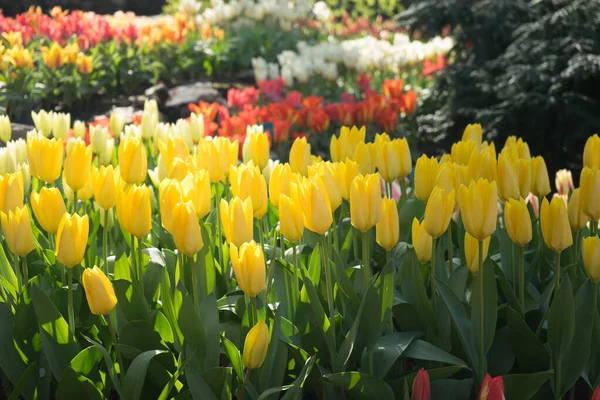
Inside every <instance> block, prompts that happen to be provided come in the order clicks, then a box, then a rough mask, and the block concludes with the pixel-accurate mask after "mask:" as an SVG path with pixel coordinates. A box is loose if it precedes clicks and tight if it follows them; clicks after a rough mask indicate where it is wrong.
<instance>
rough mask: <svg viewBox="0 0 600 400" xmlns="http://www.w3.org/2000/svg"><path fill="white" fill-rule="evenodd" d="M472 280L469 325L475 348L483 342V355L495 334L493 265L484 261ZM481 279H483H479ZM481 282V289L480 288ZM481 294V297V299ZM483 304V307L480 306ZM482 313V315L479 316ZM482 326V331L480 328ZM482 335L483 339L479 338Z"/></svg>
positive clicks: (495, 295)
mask: <svg viewBox="0 0 600 400" xmlns="http://www.w3.org/2000/svg"><path fill="white" fill-rule="evenodd" d="M479 274H483V276H481V275H477V276H476V277H474V279H473V294H472V296H471V324H472V326H473V340H474V344H475V348H477V349H479V348H480V347H479V346H480V345H481V343H482V342H483V354H484V355H485V354H487V352H488V351H489V350H490V348H491V347H492V343H493V342H494V335H495V334H496V320H497V318H498V311H497V309H498V292H497V291H496V277H495V274H494V265H493V264H492V262H491V261H490V260H489V258H488V259H486V261H484V263H483V268H480V269H479ZM481 278H483V279H481ZM481 282H482V283H483V287H481ZM482 294H483V297H482ZM482 303H483V305H482ZM482 312H483V315H482V314H481V313H482ZM481 324H483V331H481V329H480V326H481ZM482 333H483V337H482V336H481V335H482Z"/></svg>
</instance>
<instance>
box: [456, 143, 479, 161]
mask: <svg viewBox="0 0 600 400" xmlns="http://www.w3.org/2000/svg"><path fill="white" fill-rule="evenodd" d="M477 146H478V145H477V144H476V143H475V142H474V141H472V140H467V141H460V142H456V143H454V144H453V145H452V149H451V150H450V154H451V155H452V161H454V162H455V163H457V164H460V165H469V160H471V155H472V154H473V152H475V151H477Z"/></svg>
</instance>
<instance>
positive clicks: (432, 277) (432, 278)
mask: <svg viewBox="0 0 600 400" xmlns="http://www.w3.org/2000/svg"><path fill="white" fill-rule="evenodd" d="M436 244H437V238H433V239H432V241H431V271H429V280H430V281H431V307H432V308H433V314H434V315H435V255H436V253H437V252H436V251H435V249H436Z"/></svg>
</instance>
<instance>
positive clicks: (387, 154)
mask: <svg viewBox="0 0 600 400" xmlns="http://www.w3.org/2000/svg"><path fill="white" fill-rule="evenodd" d="M376 148H377V157H376V160H375V164H376V166H377V169H378V170H379V173H380V174H381V177H382V178H383V179H384V180H385V181H387V182H392V181H394V180H396V179H398V178H400V179H404V178H405V177H406V176H407V175H408V174H409V173H410V171H411V170H412V158H411V155H410V148H409V147H408V142H407V141H406V139H394V140H392V141H387V142H386V141H380V143H379V144H378V145H376Z"/></svg>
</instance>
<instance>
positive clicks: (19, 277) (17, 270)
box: [13, 254, 23, 295]
mask: <svg viewBox="0 0 600 400" xmlns="http://www.w3.org/2000/svg"><path fill="white" fill-rule="evenodd" d="M13 262H14V266H15V274H16V275H17V285H18V286H19V287H18V288H17V294H18V295H20V294H21V292H22V291H23V276H22V275H21V268H20V267H19V256H18V255H16V254H14V255H13Z"/></svg>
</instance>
